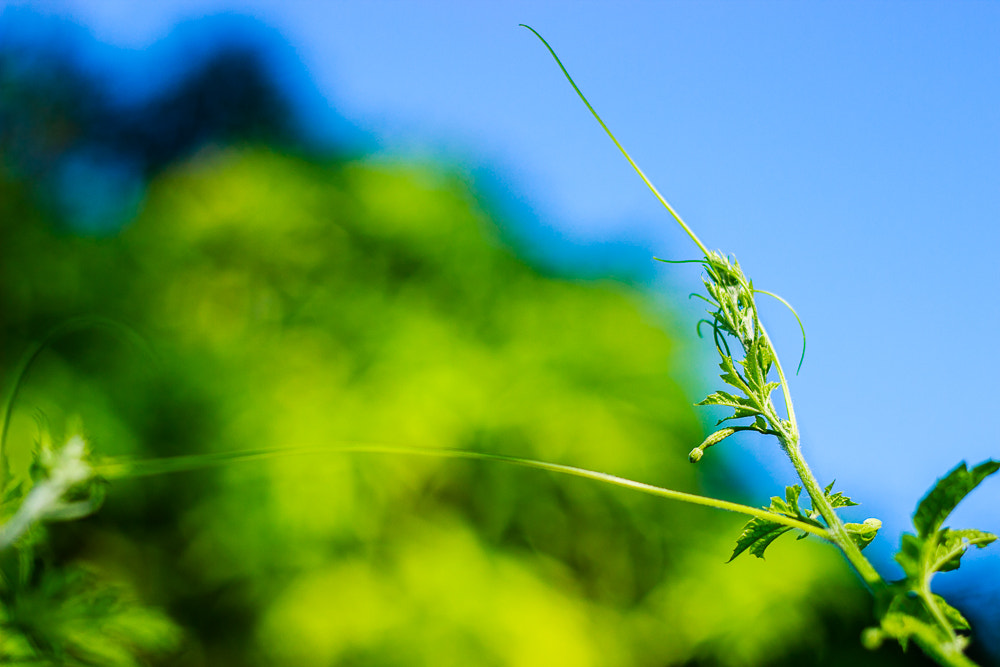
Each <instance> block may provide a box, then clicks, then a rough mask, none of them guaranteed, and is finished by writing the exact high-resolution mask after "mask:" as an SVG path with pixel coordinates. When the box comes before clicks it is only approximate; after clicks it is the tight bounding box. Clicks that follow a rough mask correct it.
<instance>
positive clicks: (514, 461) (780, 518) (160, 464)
mask: <svg viewBox="0 0 1000 667" xmlns="http://www.w3.org/2000/svg"><path fill="white" fill-rule="evenodd" d="M332 453H337V454H351V453H366V454H393V455H403V456H432V457H440V458H453V459H471V460H478V461H495V462H498V463H506V464H509V465H516V466H521V467H524V468H534V469H536V470H546V471H548V472H555V473H559V474H562V475H571V476H573V477H582V478H584V479H592V480H596V481H598V482H603V483H605V484H612V485H614V486H620V487H623V488H626V489H632V490H634V491H639V492H641V493H647V494H649V495H652V496H659V497H661V498H669V499H670V500H678V501H681V502H686V503H691V504H693V505H702V506H704V507H713V508H715V509H720V510H726V511H728V512H737V513H739V514H746V515H749V516H753V517H757V518H760V519H765V520H767V521H773V522H774V523H778V524H781V525H784V526H788V527H790V528H796V529H798V530H802V531H804V532H806V533H810V534H812V535H816V536H818V537H822V538H823V539H829V535H828V534H827V532H826V530H824V529H823V528H820V527H818V526H813V525H811V524H808V523H805V522H802V521H798V520H797V519H793V518H791V517H787V516H784V515H782V514H775V513H773V512H770V511H768V510H765V509H761V508H757V507H750V506H748V505H741V504H739V503H734V502H730V501H728V500H718V499H716V498H709V497H707V496H699V495H696V494H693V493H685V492H684V491H674V490H673V489H665V488H663V487H660V486H654V485H652V484H645V483H643V482H636V481H634V480H631V479H625V478H624V477H618V476H616V475H609V474H607V473H603V472H595V471H593V470H586V469H584V468H577V467H574V466H567V465H561V464H558V463H547V462H545V461H536V460H533V459H523V458H519V457H515V456H504V455H502V454H488V453H486V452H472V451H468V450H463V449H430V448H421V447H402V446H393V445H380V444H367V443H353V444H344V445H334V446H329V447H322V446H314V447H290V448H273V449H256V450H245V451H240V452H223V453H218V454H194V455H188V456H173V457H167V458H158V459H144V460H127V459H108V460H105V461H104V462H101V463H98V464H96V465H95V466H94V470H95V472H96V473H97V474H98V475H100V476H101V477H103V478H105V479H109V480H113V479H125V478H131V477H146V476H150V475H160V474H166V473H174V472H184V471H190V470H198V469H201V468H206V467H209V466H217V465H225V464H228V463H236V462H240V461H254V460H261V459H268V458H274V457H276V456H286V455H303V454H332Z"/></svg>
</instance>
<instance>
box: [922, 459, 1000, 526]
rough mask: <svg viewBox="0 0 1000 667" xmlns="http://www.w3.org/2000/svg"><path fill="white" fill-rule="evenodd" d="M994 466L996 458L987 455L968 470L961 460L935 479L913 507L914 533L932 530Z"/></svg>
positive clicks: (999, 463) (999, 464) (996, 467)
mask: <svg viewBox="0 0 1000 667" xmlns="http://www.w3.org/2000/svg"><path fill="white" fill-rule="evenodd" d="M997 470H1000V461H994V460H992V459H990V460H987V461H984V462H983V463H980V464H979V465H977V466H976V467H975V468H973V469H972V470H968V469H966V464H965V461H963V462H962V463H960V464H958V466H956V467H955V469H954V470H952V471H951V472H949V473H948V474H947V475H945V476H944V477H942V478H941V479H939V480H938V481H937V483H936V484H935V485H934V488H932V489H931V490H930V491H929V492H928V493H927V495H926V496H924V498H923V500H921V501H920V504H919V505H917V511H916V513H915V514H914V515H913V525H914V527H915V528H916V529H917V534H918V535H920V536H921V537H925V538H926V537H927V536H929V535H931V534H932V533H934V532H936V531H937V530H938V529H939V528H940V527H941V525H942V524H943V523H944V521H945V519H947V518H948V515H949V514H951V512H952V510H954V509H955V507H956V506H957V505H958V503H959V502H961V500H962V499H963V498H965V496H967V495H968V494H969V492H970V491H972V490H973V489H975V488H976V487H977V486H979V484H980V483H981V482H982V481H983V480H984V479H986V478H987V477H989V476H990V475H992V474H993V473H995V472H996V471H997Z"/></svg>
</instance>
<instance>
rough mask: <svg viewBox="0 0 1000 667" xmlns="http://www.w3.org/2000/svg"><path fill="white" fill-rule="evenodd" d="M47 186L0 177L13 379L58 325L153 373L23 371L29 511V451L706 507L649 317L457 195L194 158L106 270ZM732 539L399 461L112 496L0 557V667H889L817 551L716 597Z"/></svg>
mask: <svg viewBox="0 0 1000 667" xmlns="http://www.w3.org/2000/svg"><path fill="white" fill-rule="evenodd" d="M33 173H34V172H31V171H30V170H27V171H26V170H25V169H23V168H20V167H18V166H17V165H16V164H13V165H12V163H11V161H10V160H8V161H6V162H0V369H2V370H3V378H2V379H3V380H4V381H5V382H7V383H8V384H9V381H10V379H9V377H8V375H9V372H10V369H12V368H13V367H14V366H15V365H16V363H17V361H18V359H19V358H20V356H21V355H22V354H23V353H24V351H25V350H26V349H28V347H29V345H30V344H31V343H32V342H33V341H38V340H40V339H42V338H43V337H44V336H45V335H46V333H47V332H48V331H50V330H51V329H52V327H54V326H56V325H59V324H60V323H62V322H65V321H67V320H69V319H70V318H73V317H81V316H82V317H100V318H105V319H107V320H111V321H115V322H118V323H121V324H123V325H127V326H129V327H131V328H132V329H134V330H135V331H137V332H140V333H141V335H142V336H143V338H144V339H145V341H146V343H147V344H146V345H134V344H132V342H130V341H129V340H128V339H127V337H126V338H122V337H118V336H110V335H108V332H107V331H106V330H104V329H101V328H94V329H82V330H80V331H78V332H76V333H74V334H73V335H70V336H65V337H63V338H61V339H60V340H58V341H56V342H54V343H53V345H52V346H51V347H50V348H49V349H48V350H47V351H46V352H45V353H43V354H42V355H41V356H40V357H39V359H38V363H37V364H35V365H34V366H33V367H32V369H31V370H30V372H29V375H28V376H27V378H26V382H25V384H24V386H23V388H22V392H21V395H20V397H19V400H18V403H17V406H16V407H17V409H16V410H15V412H14V419H13V421H12V423H11V430H10V448H11V450H10V461H11V466H12V475H13V478H14V480H15V481H22V482H26V481H27V479H28V471H29V467H30V464H31V460H32V456H33V454H32V443H33V442H34V441H35V440H36V439H37V438H38V433H39V430H40V426H39V424H42V427H41V429H42V430H43V431H45V432H51V433H52V434H53V437H54V438H55V439H56V440H59V439H65V438H67V437H69V436H70V435H72V434H73V432H74V431H75V429H76V428H77V426H78V425H82V429H83V431H84V433H85V435H86V436H87V439H88V441H89V443H90V446H91V448H92V449H93V450H94V451H95V452H96V453H97V455H98V457H100V456H132V457H136V458H151V457H158V456H170V455H177V454H193V453H199V452H201V453H216V452H231V451H239V450H246V449H258V448H269V447H274V448H289V449H291V448H300V447H305V446H318V447H321V446H330V445H336V444H338V443H351V442H370V443H381V444H392V445H407V446H418V447H427V448H441V447H449V448H462V449H471V450H476V451H483V452H494V453H503V454H509V455H515V456H522V457H528V458H536V459H542V460H545V461H552V462H560V463H566V464H571V465H575V466H580V467H585V468H591V469H597V470H601V471H605V472H610V473H614V474H617V475H621V476H625V477H630V478H633V479H638V480H642V481H647V482H650V483H653V484H658V485H662V486H667V487H671V488H677V489H684V490H697V489H698V487H699V479H698V477H697V476H696V473H697V471H696V470H695V468H694V467H693V466H691V465H690V464H689V463H688V462H687V452H688V451H689V450H690V449H691V447H692V446H693V444H697V443H698V442H700V440H701V437H702V436H703V434H702V432H701V429H700V426H699V423H698V421H697V420H696V417H695V414H694V412H693V408H692V407H691V406H690V401H689V400H688V398H686V395H685V392H684V390H683V388H682V387H681V386H680V385H679V383H678V381H677V379H676V378H677V377H679V376H680V375H682V371H683V367H682V366H680V364H683V363H684V360H683V359H682V358H679V355H678V345H677V343H676V342H675V341H674V340H672V339H671V337H670V335H668V334H667V333H666V327H665V324H666V319H665V315H664V314H663V313H661V312H658V311H657V310H656V308H654V307H653V306H652V305H651V301H650V300H649V299H647V298H646V297H645V296H644V295H642V294H641V293H640V292H638V291H636V290H635V289H634V288H631V287H629V286H627V285H624V284H621V283H614V282H607V281H600V280H587V281H584V280H579V279H571V278H567V277H560V276H555V275H551V274H548V273H546V272H544V271H541V270H539V269H537V268H534V267H532V266H531V265H529V264H528V263H526V262H525V261H523V260H521V259H519V258H518V256H517V253H516V252H515V251H514V250H513V249H512V248H511V247H510V244H509V241H508V240H507V239H506V238H505V237H504V235H503V234H501V233H500V232H499V231H498V228H497V226H496V224H495V222H494V221H493V219H492V215H491V213H490V212H489V210H486V209H485V208H484V207H483V205H482V204H481V202H479V201H478V200H477V199H476V197H475V196H474V194H473V192H472V190H471V189H470V187H469V186H468V184H467V183H465V182H463V181H462V180H461V179H459V178H458V177H456V176H454V175H451V174H449V173H447V172H442V171H441V170H438V169H436V168H433V167H428V166H416V165H406V164H387V163H385V162H380V163H379V162H372V161H366V160H363V159H361V160H347V159H341V158H331V157H325V158H306V157H302V156H295V155H290V154H288V153H283V152H281V151H278V150H276V149H274V148H273V147H272V148H267V147H266V146H257V147H255V148H250V147H243V148H236V147H229V148H226V147H219V146H214V147H213V146H208V147H203V148H202V149H201V150H199V151H195V152H194V155H193V157H190V158H188V159H185V160H183V161H181V162H177V163H174V164H173V165H172V166H167V167H165V168H164V170H163V171H159V172H157V175H155V176H154V177H153V178H152V180H151V181H150V182H149V183H148V187H147V189H146V193H145V197H144V199H143V201H142V204H141V210H140V212H139V213H138V215H137V216H136V217H135V219H133V220H131V221H130V222H129V223H128V224H127V226H126V227H125V228H124V229H123V230H122V231H121V232H120V233H117V234H111V235H103V236H100V237H93V236H86V235H81V234H77V233H74V232H72V231H71V230H69V229H67V227H66V225H65V221H64V220H63V218H61V217H60V212H59V209H58V207H53V206H50V205H49V204H50V202H49V201H47V199H46V197H47V196H48V195H46V190H45V189H44V188H42V187H40V186H39V185H38V182H37V181H35V180H33V179H34V176H33ZM150 350H151V352H150ZM742 523H743V521H742V520H741V519H740V517H736V516H728V515H720V514H716V513H713V512H712V511H710V510H706V509H703V508H696V507H689V506H683V505H676V504H671V503H668V502H666V501H663V500H660V499H656V498H651V497H647V496H643V495H640V494H637V493H634V492H631V491H627V490H623V489H618V488H606V487H604V486H602V485H600V484H598V483H595V482H593V481H587V480H580V479H572V478H561V477H556V476H553V475H550V474H547V473H541V472H538V471H533V470H524V469H519V468H512V467H508V466H504V465H501V464H492V463H485V462H471V461H450V460H442V459H428V458H418V457H406V456H397V455H385V454H328V455H318V454H317V455H301V454H290V455H288V456H277V457H274V458H270V459H267V460H264V461H258V462H248V463H240V464H233V465H230V466H227V467H224V468H221V469H206V470H201V471H196V472H188V473H179V474H174V475H164V476H160V477H151V478H142V479H134V480H122V481H117V482H115V483H113V484H111V485H110V487H109V488H108V496H107V500H106V503H105V506H104V507H103V509H102V510H101V511H100V513H98V514H97V515H95V516H92V517H90V518H88V519H85V520H82V521H76V522H71V523H66V524H59V525H53V526H51V527H48V528H47V529H46V530H47V531H48V537H49V539H48V540H45V541H39V543H38V547H37V552H30V553H27V554H25V553H20V554H14V555H16V556H18V558H14V556H13V555H12V554H13V552H12V551H8V552H6V553H5V554H4V557H5V558H6V559H7V561H5V562H6V564H5V565H4V567H3V570H2V571H3V580H2V595H0V651H6V652H7V655H8V656H11V655H19V656H22V657H23V658H24V660H25V663H24V664H27V662H30V663H31V664H45V660H48V661H49V662H48V663H47V664H93V665H112V664H114V665H131V664H137V663H145V662H149V663H152V664H161V665H185V666H189V665H190V666H199V665H206V666H208V665H211V666H225V665H240V666H243V665H289V666H295V667H311V666H317V667H319V666H327V665H339V666H348V665H366V666H390V665H393V666H396V665H398V666H404V665H406V666H411V665H414V666H419V665H428V666H434V667H442V666H448V665H463V666H464V665H511V666H518V667H529V666H533V665H538V666H542V665H574V666H576V667H585V666H587V665H594V666H597V665H601V666H604V665H610V666H614V665H623V666H624V665H648V666H650V667H652V666H654V665H681V664H688V665H695V664H697V665H724V666H732V667H738V666H742V665H779V664H828V665H835V664H843V663H844V662H846V661H850V662H852V663H855V664H858V665H862V664H890V663H892V662H893V661H898V660H899V659H900V658H899V656H898V655H897V654H894V653H892V652H891V650H890V649H883V650H882V651H881V652H879V653H876V654H868V653H864V652H862V649H860V648H859V647H858V641H857V636H858V633H859V632H860V629H861V627H863V625H864V623H865V622H866V618H865V616H864V614H865V613H866V611H865V610H866V608H867V607H868V601H867V599H866V595H865V593H864V592H863V591H862V590H861V589H860V587H859V586H858V584H857V582H856V581H855V580H854V579H853V578H852V576H851V575H850V574H849V572H848V570H847V568H846V565H845V564H844V563H843V562H841V560H840V559H839V557H838V555H837V554H836V552H835V551H834V550H833V549H831V548H827V547H825V546H823V545H820V544H818V543H815V542H813V541H811V540H810V541H805V542H792V541H789V542H788V543H786V544H777V545H776V546H775V547H774V548H773V550H772V551H770V552H769V553H768V559H767V561H766V562H763V561H760V560H757V559H742V560H741V561H737V562H734V563H730V564H726V563H725V561H726V559H727V558H728V556H729V554H730V553H731V551H732V546H733V544H732V537H731V536H734V535H736V534H738V532H739V526H740V525H741V524H742ZM12 559H13V560H12ZM14 561H17V562H14ZM844 638H846V640H845V641H841V640H843V639H844ZM31 656H35V657H34V658H33V657H31ZM74 661H75V662H74ZM13 662H14V663H16V662H17V661H16V660H14V661H13Z"/></svg>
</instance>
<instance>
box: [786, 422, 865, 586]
mask: <svg viewBox="0 0 1000 667" xmlns="http://www.w3.org/2000/svg"><path fill="white" fill-rule="evenodd" d="M794 436H795V440H794V441H791V440H787V439H785V438H784V437H783V438H782V446H783V448H784V450H785V453H786V454H787V455H788V458H789V459H791V461H792V465H793V466H795V472H796V473H798V475H799V479H800V480H802V485H803V486H804V487H805V489H806V491H807V492H808V493H809V498H810V499H811V500H812V506H813V509H815V510H816V511H818V512H819V513H820V515H821V516H822V517H823V519H824V520H825V521H826V523H827V526H828V530H829V534H830V540H831V541H832V542H833V543H834V544H836V545H837V546H838V547H840V550H841V551H843V552H844V555H845V556H846V557H847V560H848V561H849V562H850V563H851V565H853V566H854V569H855V570H857V572H858V574H859V575H861V578H862V579H863V580H864V581H865V583H866V584H868V586H869V588H871V589H872V590H873V591H875V590H878V589H879V588H881V587H882V586H883V585H884V584H885V582H884V581H883V579H882V576H881V575H880V574H879V573H878V571H877V570H876V569H875V568H874V567H873V566H872V564H871V563H870V562H868V559H867V558H865V557H864V556H863V555H862V554H861V549H859V548H858V545H857V544H855V542H854V540H853V539H851V536H850V534H848V532H847V528H845V527H844V522H843V521H841V520H840V517H839V516H838V515H837V512H836V510H834V508H833V505H831V504H830V501H829V500H828V499H827V497H826V494H825V493H824V492H823V489H822V487H820V485H819V482H817V481H816V477H815V476H814V475H813V473H812V470H810V469H809V464H807V463H806V460H805V458H803V456H802V451H801V449H800V447H799V443H798V433H795V434H794Z"/></svg>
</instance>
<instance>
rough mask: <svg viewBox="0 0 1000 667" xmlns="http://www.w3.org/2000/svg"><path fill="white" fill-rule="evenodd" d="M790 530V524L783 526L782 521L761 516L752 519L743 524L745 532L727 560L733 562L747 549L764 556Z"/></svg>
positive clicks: (757, 555)
mask: <svg viewBox="0 0 1000 667" xmlns="http://www.w3.org/2000/svg"><path fill="white" fill-rule="evenodd" d="M790 530H791V528H790V527H788V526H783V525H781V524H780V523H775V522H773V521H767V520H766V519H761V518H759V517H754V518H752V519H750V521H748V522H747V524H746V525H745V526H743V532H742V533H741V534H740V536H739V538H737V540H736V548H735V549H733V555H732V556H730V557H729V560H728V561H727V562H732V561H733V559H734V558H736V557H737V556H739V555H740V554H741V553H743V552H744V551H746V550H747V549H749V550H750V553H752V554H753V555H754V556H756V557H757V558H763V557H764V550H765V549H767V548H768V547H769V546H771V543H772V542H774V541H775V540H776V539H778V538H779V537H781V536H782V535H783V534H785V533H787V532H788V531H790Z"/></svg>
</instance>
